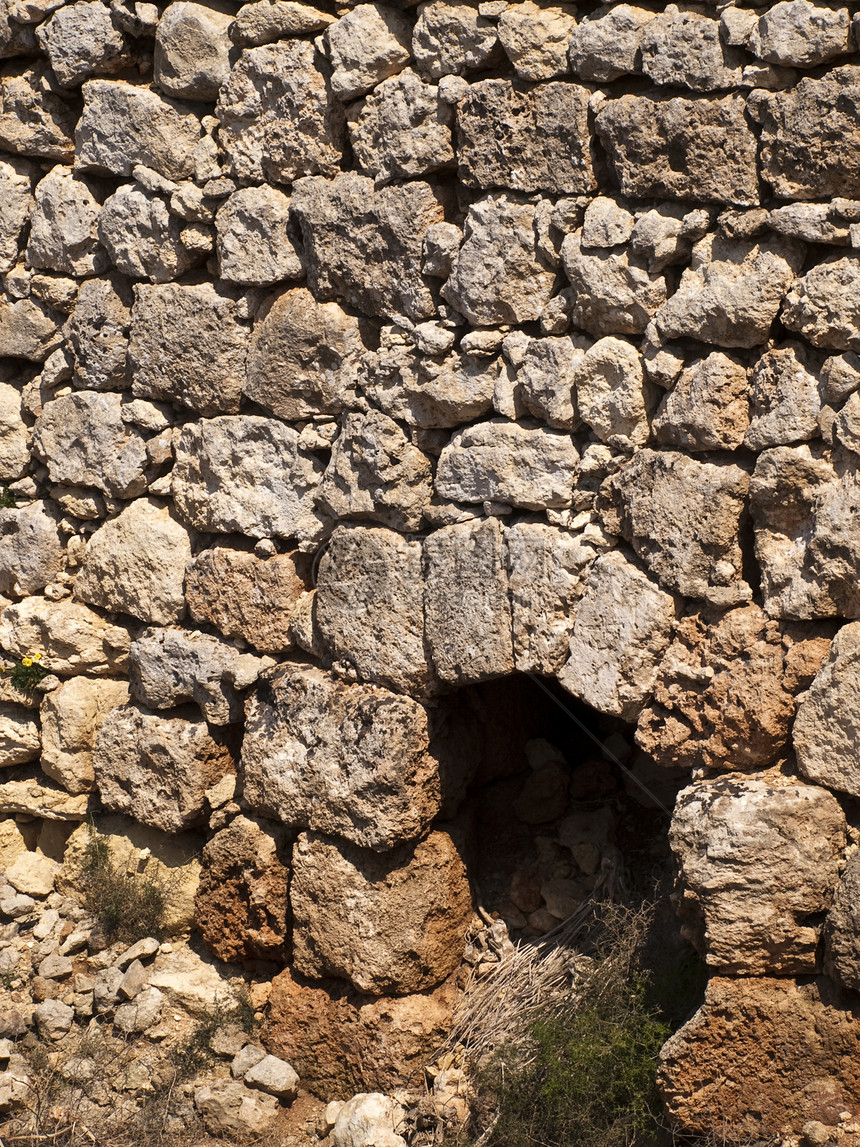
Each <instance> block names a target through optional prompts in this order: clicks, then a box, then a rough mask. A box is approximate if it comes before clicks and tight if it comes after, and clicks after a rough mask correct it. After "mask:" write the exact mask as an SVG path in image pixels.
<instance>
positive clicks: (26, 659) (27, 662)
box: [21, 657, 33, 669]
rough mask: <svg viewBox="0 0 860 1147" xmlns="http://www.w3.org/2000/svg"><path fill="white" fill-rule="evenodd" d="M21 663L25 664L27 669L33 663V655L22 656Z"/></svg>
mask: <svg viewBox="0 0 860 1147" xmlns="http://www.w3.org/2000/svg"><path fill="white" fill-rule="evenodd" d="M21 664H22V665H23V666H24V667H25V668H26V669H29V668H30V666H31V665H32V664H33V658H32V657H22V658H21Z"/></svg>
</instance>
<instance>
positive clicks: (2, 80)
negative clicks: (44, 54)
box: [0, 63, 77, 163]
mask: <svg viewBox="0 0 860 1147" xmlns="http://www.w3.org/2000/svg"><path fill="white" fill-rule="evenodd" d="M76 120H77V114H76V109H75V108H74V107H73V106H72V105H71V104H70V103H69V102H68V100H66V99H64V98H63V96H62V95H61V94H60V91H59V90H58V88H57V82H56V80H55V79H53V77H52V75H51V72H50V71H49V70H48V68H46V67H45V66H44V65H43V64H40V63H34V64H32V65H30V66H29V67H26V68H24V69H23V70H21V71H18V70H17V69H16V68H15V67H14V65H9V66H7V67H4V68H3V70H2V73H0V147H2V148H3V149H4V150H5V151H11V152H12V153H13V154H14V155H25V156H27V157H28V158H31V159H46V160H52V161H54V162H57V161H59V162H60V163H63V162H66V163H67V162H69V161H70V160H71V159H72V158H73V157H74V154H75V140H74V138H73V133H74V131H75V121H76Z"/></svg>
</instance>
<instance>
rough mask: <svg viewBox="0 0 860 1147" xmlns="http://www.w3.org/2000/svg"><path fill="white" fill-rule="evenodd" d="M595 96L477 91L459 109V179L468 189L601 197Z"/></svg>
mask: <svg viewBox="0 0 860 1147" xmlns="http://www.w3.org/2000/svg"><path fill="white" fill-rule="evenodd" d="M590 98H591V92H590V91H589V90H588V89H587V88H584V87H580V86H579V85H578V84H567V83H548V84H541V85H540V86H539V87H530V86H528V85H526V84H524V83H522V82H517V81H511V80H481V81H480V82H479V83H475V84H471V85H470V86H469V89H468V91H467V93H466V94H465V96H464V97H463V99H462V100H460V101H459V102H458V104H457V139H458V148H457V160H458V164H459V166H458V169H457V174H458V176H459V178H460V179H461V180H462V182H463V183H465V184H466V186H467V187H480V188H491V187H509V188H510V189H511V190H512V191H527V192H533V191H546V192H548V193H549V194H551V195H565V194H571V193H573V194H576V193H579V192H584V191H594V190H595V188H596V187H597V178H596V175H595V171H594V161H593V156H592V150H593V143H592V139H591V136H590V134H589V128H588V101H589V99H590Z"/></svg>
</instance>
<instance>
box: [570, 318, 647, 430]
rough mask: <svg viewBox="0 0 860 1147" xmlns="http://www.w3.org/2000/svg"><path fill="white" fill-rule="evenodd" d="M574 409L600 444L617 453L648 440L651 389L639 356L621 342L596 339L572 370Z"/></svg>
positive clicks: (608, 337) (617, 339)
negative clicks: (609, 447)
mask: <svg viewBox="0 0 860 1147" xmlns="http://www.w3.org/2000/svg"><path fill="white" fill-rule="evenodd" d="M574 384H575V386H576V409H577V412H578V414H579V417H580V418H581V419H582V421H583V422H585V423H586V424H587V425H588V426H590V427H591V429H592V430H593V431H594V432H595V434H596V435H597V437H598V438H599V439H600V441H601V442H606V443H608V444H609V445H610V446H612V447H614V448H616V449H620V450H625V451H627V450H630V449H633V448H635V447H636V446H642V445H644V444H645V442H646V441H647V439H648V435H649V427H648V413H649V408H650V407H651V406H653V398H652V390H651V388H650V386H649V385H648V383H647V382H646V381H645V376H644V373H643V370H642V364H641V361H640V358H639V355H637V354H636V352H635V351H634V349H633V347H632V346H631V345H630V343H628V342H625V340H624V339H619V338H614V337H613V336H611V335H609V336H607V337H606V338H602V339H598V341H597V342H596V343H594V345H593V346H591V347H589V348H588V350H586V352H585V354H584V355H583V356H582V358H581V359H580V360H579V362H578V363H577V364H576V367H575V368H574Z"/></svg>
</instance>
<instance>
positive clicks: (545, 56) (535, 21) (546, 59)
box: [498, 0, 576, 82]
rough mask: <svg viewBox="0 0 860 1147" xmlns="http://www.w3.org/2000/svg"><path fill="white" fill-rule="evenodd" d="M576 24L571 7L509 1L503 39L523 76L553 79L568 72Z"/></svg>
mask: <svg viewBox="0 0 860 1147" xmlns="http://www.w3.org/2000/svg"><path fill="white" fill-rule="evenodd" d="M575 26H576V20H575V19H574V17H573V14H572V12H571V10H570V9H568V8H561V7H558V8H552V7H549V6H544V5H538V4H535V3H533V2H532V0H525V3H521V4H508V5H507V7H506V8H505V10H504V11H503V12H502V15H501V19H500V20H499V25H498V31H499V40H500V41H501V44H502V47H503V48H504V49H505V54H506V55H507V57H508V59H509V60H510V61H511V63H512V64H513V66H514V68H515V70H516V73H517V75H518V76H519V77H520V79H521V80H529V81H532V82H537V81H539V80H551V79H553V78H554V77H555V76H563V75H564V74H565V73H566V72H567V48H568V44H569V42H570V34H571V32H572V31H573V29H574V28H575Z"/></svg>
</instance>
